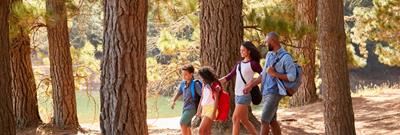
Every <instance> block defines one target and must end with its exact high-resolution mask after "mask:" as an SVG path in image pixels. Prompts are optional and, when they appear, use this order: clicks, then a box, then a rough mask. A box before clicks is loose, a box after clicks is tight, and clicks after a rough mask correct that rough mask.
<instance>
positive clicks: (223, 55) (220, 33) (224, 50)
mask: <svg viewBox="0 0 400 135" xmlns="http://www.w3.org/2000/svg"><path fill="white" fill-rule="evenodd" d="M242 7H243V3H242V0H200V9H201V11H200V30H201V34H200V37H201V49H200V51H201V53H200V58H201V60H200V62H201V65H203V66H211V67H212V68H214V69H215V72H216V73H217V75H218V76H219V77H222V76H224V75H226V74H227V73H229V71H230V70H231V69H232V67H233V66H234V65H235V64H236V62H237V61H238V60H239V59H240V55H239V54H240V53H239V50H240V45H241V44H242V42H243V19H242ZM233 82H234V81H231V82H230V83H228V85H227V87H226V89H227V90H229V92H230V94H231V115H232V113H233V110H234V106H235V102H234V101H235V100H234V83H233ZM250 120H251V122H252V123H253V124H254V125H255V126H256V127H259V125H260V122H259V121H258V120H257V119H256V118H255V117H254V115H252V113H250ZM227 124H230V123H227ZM225 127H226V126H225Z"/></svg>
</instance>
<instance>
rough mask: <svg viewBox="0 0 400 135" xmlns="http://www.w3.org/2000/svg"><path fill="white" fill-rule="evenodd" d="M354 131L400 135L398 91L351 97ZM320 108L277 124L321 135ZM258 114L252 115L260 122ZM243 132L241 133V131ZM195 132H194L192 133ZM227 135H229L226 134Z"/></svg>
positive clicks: (283, 115) (158, 128) (286, 114)
mask: <svg viewBox="0 0 400 135" xmlns="http://www.w3.org/2000/svg"><path fill="white" fill-rule="evenodd" d="M352 99H353V108H354V116H355V127H356V132H357V134H360V135H377V134H385V135H399V134H400V122H399V121H400V89H398V88H396V89H381V90H374V91H373V92H364V93H356V94H353V95H352ZM323 110H324V107H323V104H322V102H317V103H314V104H311V105H307V106H303V107H297V108H281V109H279V111H278V120H279V121H280V123H281V127H282V132H283V134H296V135H298V134H311V135H313V134H324V119H323ZM260 113H261V112H260V111H254V114H255V115H256V117H258V118H260ZM148 125H149V133H150V134H162V135H165V134H180V130H179V118H178V117H175V118H160V119H149V120H148ZM81 127H82V128H83V129H85V130H86V131H87V132H86V133H81V132H80V133H78V134H100V131H99V130H100V129H99V124H98V123H97V124H81ZM242 130H243V129H242ZM194 132H197V131H194ZM35 133H36V134H62V135H65V134H71V132H69V131H57V130H49V129H46V130H43V129H26V130H22V131H18V135H25V134H29V135H30V134H35ZM226 134H230V133H229V131H228V132H226Z"/></svg>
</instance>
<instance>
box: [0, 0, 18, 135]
mask: <svg viewBox="0 0 400 135" xmlns="http://www.w3.org/2000/svg"><path fill="white" fill-rule="evenodd" d="M0 3H1V4H0V18H1V19H2V21H0V93H1V94H0V131H1V132H0V134H1V135H14V134H15V132H16V131H15V121H14V114H13V107H12V98H11V96H12V90H11V64H10V61H11V59H10V53H9V52H10V48H9V39H8V28H9V26H8V16H9V12H10V6H9V5H10V3H9V0H1V1H0Z"/></svg>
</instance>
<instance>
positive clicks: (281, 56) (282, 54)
mask: <svg viewBox="0 0 400 135" xmlns="http://www.w3.org/2000/svg"><path fill="white" fill-rule="evenodd" d="M286 54H287V55H289V53H287V52H283V53H280V54H279V55H278V58H277V59H276V61H275V63H274V64H272V67H275V65H276V64H277V63H278V62H279V61H280V60H281V59H282V58H283V57H284V56H285V55H286ZM283 71H284V72H286V68H285V66H283Z"/></svg>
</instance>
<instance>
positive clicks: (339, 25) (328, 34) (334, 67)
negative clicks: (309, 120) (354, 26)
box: [318, 0, 356, 135]
mask: <svg viewBox="0 0 400 135" xmlns="http://www.w3.org/2000/svg"><path fill="white" fill-rule="evenodd" d="M318 11H319V12H318V21H319V22H318V33H319V37H318V43H319V45H321V79H322V89H323V90H324V93H323V100H324V108H325V109H324V119H325V133H326V134H327V135H355V134H356V133H355V128H354V113H353V107H352V100H351V95H350V84H349V74H348V70H347V58H346V57H347V53H346V43H345V41H346V35H345V32H344V16H343V1H342V0H324V1H322V0H319V1H318Z"/></svg>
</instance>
